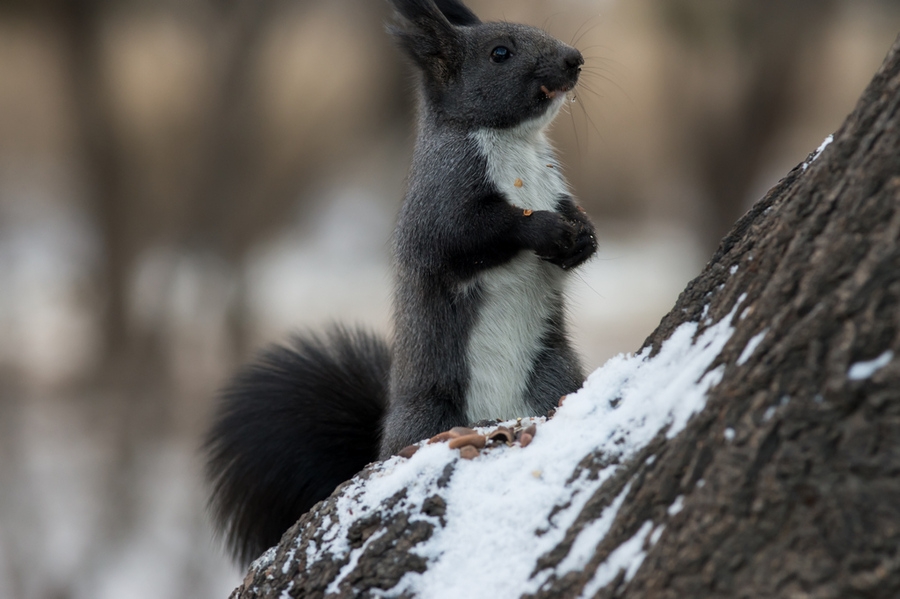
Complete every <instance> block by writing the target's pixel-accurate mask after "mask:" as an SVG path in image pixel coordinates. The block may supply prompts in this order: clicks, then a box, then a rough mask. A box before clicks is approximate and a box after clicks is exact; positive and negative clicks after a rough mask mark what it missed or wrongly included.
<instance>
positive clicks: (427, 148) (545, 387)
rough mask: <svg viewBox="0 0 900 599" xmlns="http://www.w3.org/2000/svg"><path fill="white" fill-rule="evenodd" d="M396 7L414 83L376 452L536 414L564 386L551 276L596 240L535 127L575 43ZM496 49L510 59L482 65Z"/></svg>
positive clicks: (571, 371)
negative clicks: (386, 384) (414, 128)
mask: <svg viewBox="0 0 900 599" xmlns="http://www.w3.org/2000/svg"><path fill="white" fill-rule="evenodd" d="M448 4H454V3H453V2H441V5H442V8H443V9H446V7H447V5H448ZM395 6H396V7H397V9H398V12H399V13H400V14H401V16H403V17H404V18H405V21H404V22H403V25H402V26H401V27H399V28H397V29H395V30H394V33H395V34H396V35H397V36H398V38H399V40H400V44H401V47H402V48H403V49H404V50H405V51H406V52H407V54H408V55H409V56H410V57H411V58H412V60H413V62H414V63H415V64H416V65H417V66H418V67H419V72H420V82H421V85H420V115H419V133H418V137H417V141H416V150H415V154H414V158H413V165H412V168H411V171H410V176H409V187H408V191H407V194H406V198H405V201H404V204H403V208H402V209H401V213H400V218H399V221H398V224H397V229H396V231H395V237H394V254H395V265H396V291H395V302H394V322H395V331H394V341H393V359H392V366H391V375H390V393H389V397H390V402H389V407H388V411H387V414H386V417H385V420H384V424H383V437H382V444H381V456H382V457H386V456H388V455H391V454H392V453H395V452H396V451H398V450H399V449H401V448H402V447H404V446H405V445H408V444H410V443H413V442H415V441H418V440H419V439H422V438H426V437H429V436H431V435H434V434H435V433H437V432H440V431H441V430H445V429H447V428H450V427H452V426H457V425H462V424H466V423H469V422H472V421H475V420H479V419H484V418H495V417H500V418H512V417H515V416H524V415H529V414H539V413H543V412H546V411H547V410H548V409H549V408H550V407H552V406H554V405H556V403H557V401H558V400H559V397H560V396H561V395H563V394H565V393H569V392H571V391H574V390H576V389H577V388H578V387H579V386H580V385H581V382H582V372H581V367H580V365H579V363H578V360H577V357H576V356H575V353H574V351H573V350H572V348H571V346H570V343H569V340H568V338H567V336H566V331H565V317H564V312H565V309H564V305H563V294H564V283H565V279H566V274H567V271H568V270H570V269H571V268H574V267H575V266H577V265H578V264H580V263H581V262H583V261H584V260H586V259H587V258H588V257H590V255H591V254H592V253H593V251H594V249H595V247H596V243H595V241H594V237H593V228H592V226H591V225H590V223H589V221H588V220H587V219H586V218H585V217H584V216H583V215H582V214H581V213H580V212H579V211H578V210H577V208H576V207H575V205H574V203H573V201H572V199H571V197H570V196H569V192H568V188H567V185H566V183H565V180H564V179H563V177H562V175H561V173H560V170H559V166H558V163H557V161H556V158H555V156H554V153H553V150H552V148H551V147H550V145H549V143H548V142H547V139H546V137H545V130H546V127H547V126H548V125H549V124H550V122H551V121H552V120H553V117H554V116H555V115H556V113H557V112H558V110H559V108H560V105H561V102H562V100H563V96H564V93H565V91H567V90H568V89H570V88H571V87H572V86H574V84H575V81H576V80H577V73H578V70H579V69H578V66H579V65H580V64H581V56H580V54H578V52H577V51H576V50H574V49H573V48H570V47H569V46H566V45H565V44H563V43H562V42H560V41H558V40H556V39H554V38H552V37H551V36H549V35H547V34H546V33H545V32H543V31H541V30H539V29H535V28H533V27H527V26H524V25H514V24H508V23H472V22H471V21H469V24H468V25H465V26H455V25H452V24H451V23H450V22H449V21H448V20H447V19H445V18H443V17H442V16H441V15H440V13H439V12H438V11H437V8H436V7H435V5H434V4H433V3H432V2H430V1H429V0H418V1H408V0H407V1H403V2H399V1H395ZM497 46H503V47H506V48H508V49H509V50H510V52H511V53H512V55H511V57H510V58H508V59H507V60H504V61H501V62H496V61H494V60H492V50H493V49H494V48H496V47H497ZM548 92H549V93H548ZM548 165H552V166H548ZM517 180H518V181H517ZM525 208H528V209H530V210H531V211H532V212H531V214H530V215H527V216H526V215H525V213H524V211H523V209H525Z"/></svg>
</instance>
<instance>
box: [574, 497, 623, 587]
mask: <svg viewBox="0 0 900 599" xmlns="http://www.w3.org/2000/svg"><path fill="white" fill-rule="evenodd" d="M630 490H631V483H630V482H629V483H628V484H627V485H625V488H624V489H622V492H621V493H619V495H618V496H617V497H616V498H615V499H614V500H613V502H612V503H611V504H610V505H609V507H607V508H606V509H605V510H603V513H602V514H601V515H600V517H599V518H597V519H596V520H594V521H593V522H591V523H590V524H588V525H587V526H585V527H584V529H583V530H582V531H581V532H580V533H579V534H578V537H577V538H576V539H575V542H574V543H573V544H572V547H571V549H569V554H568V555H566V557H565V559H563V561H562V562H560V564H559V566H557V567H556V573H557V576H563V575H565V574H566V573H567V572H572V571H574V570H581V569H582V568H584V567H585V566H586V565H587V563H588V561H590V559H591V557H593V555H594V551H595V550H596V548H597V545H599V544H600V541H602V540H603V539H604V537H606V533H607V532H609V528H610V526H612V523H613V520H615V519H616V515H617V514H618V513H619V508H620V507H622V503H623V502H624V501H625V497H627V496H628V492H629V491H630Z"/></svg>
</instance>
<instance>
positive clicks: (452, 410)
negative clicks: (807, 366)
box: [206, 0, 597, 563]
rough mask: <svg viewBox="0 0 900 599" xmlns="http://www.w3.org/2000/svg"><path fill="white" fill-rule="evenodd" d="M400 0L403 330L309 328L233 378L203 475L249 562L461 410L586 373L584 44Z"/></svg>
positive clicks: (546, 405) (496, 406) (520, 398)
mask: <svg viewBox="0 0 900 599" xmlns="http://www.w3.org/2000/svg"><path fill="white" fill-rule="evenodd" d="M391 4H392V5H393V7H394V9H395V11H396V13H397V14H396V21H397V23H396V25H394V26H391V27H390V28H389V31H390V32H391V33H392V34H393V35H394V37H395V38H396V40H397V42H398V44H399V46H400V48H401V49H402V50H403V52H404V53H405V54H406V55H407V56H408V57H409V58H410V59H411V60H412V62H413V63H414V65H415V66H416V67H417V72H418V74H419V86H418V91H419V96H420V98H419V120H418V135H417V139H416V145H415V152H414V155H413V162H412V167H411V170H410V174H409V181H408V190H407V193H406V197H405V199H404V202H403V206H402V208H401V210H400V215H399V219H398V223H397V227H396V230H395V232H394V265H395V283H396V284H395V294H394V335H393V339H392V341H391V342H390V343H387V342H386V341H384V340H382V339H380V338H378V337H376V336H375V335H373V334H371V333H368V332H365V331H363V330H356V329H347V328H344V327H340V326H335V327H333V328H332V329H330V330H328V331H327V332H326V333H324V334H323V335H300V336H296V337H294V338H293V339H292V340H291V342H290V343H289V344H288V345H287V346H274V347H270V348H269V349H267V350H265V351H263V352H262V354H261V355H260V356H259V357H258V359H257V361H256V362H255V363H252V364H251V365H249V366H248V367H246V368H245V369H244V370H242V371H241V372H240V373H238V374H237V376H236V377H235V378H234V380H233V381H232V382H231V383H230V385H229V386H228V387H226V388H225V390H224V391H223V393H222V396H221V403H220V405H219V410H218V412H217V414H216V416H215V419H214V422H213V426H212V428H211V430H210V432H209V433H208V436H207V439H206V449H207V451H208V462H207V475H208V479H209V481H210V483H211V488H212V493H211V499H210V505H211V508H212V511H213V515H214V517H215V519H216V523H217V525H218V527H219V529H220V531H221V532H222V533H223V534H224V536H225V538H226V540H227V543H228V545H229V548H230V549H231V551H232V553H233V554H234V556H235V557H236V559H238V560H239V561H240V562H242V563H247V562H248V561H249V560H250V559H252V558H254V557H256V556H257V555H259V554H260V553H262V552H263V551H264V550H265V549H267V548H268V547H270V546H272V545H275V544H276V543H278V540H279V539H280V538H281V535H282V534H283V533H284V532H285V531H286V530H287V529H288V528H290V527H291V526H292V525H293V524H294V522H295V521H296V520H297V519H299V517H300V516H301V515H303V513H304V512H306V511H307V510H309V509H310V508H311V507H312V506H313V505H314V504H315V503H316V502H318V501H320V500H322V499H324V498H326V497H328V495H330V494H331V492H332V491H333V490H334V489H335V487H336V486H337V485H339V484H340V483H342V482H344V481H345V480H347V479H349V478H351V477H352V476H353V475H354V474H356V473H357V472H358V471H359V470H361V469H362V468H363V467H364V466H365V465H366V464H368V463H370V462H373V461H375V460H378V459H385V458H388V457H390V456H391V455H393V454H395V453H397V452H398V451H399V450H400V449H402V448H404V447H405V446H408V445H410V444H413V443H416V442H418V441H420V440H422V439H427V438H429V437H431V436H433V435H435V434H437V433H439V432H442V431H445V430H448V429H450V428H452V427H454V426H462V425H467V424H469V423H474V422H477V421H481V420H485V419H511V418H516V417H518V416H528V415H539V414H545V413H546V412H547V411H548V410H549V409H551V408H552V407H554V406H556V405H557V403H558V401H559V398H560V397H561V396H562V395H565V394H567V393H571V392H573V391H575V390H577V389H578V388H579V387H580V386H581V384H582V382H583V379H584V377H583V373H582V369H581V365H580V363H579V360H578V357H577V356H576V354H575V352H574V351H573V349H572V347H571V344H570V342H569V340H568V336H567V332H566V323H565V310H564V302H563V292H564V289H563V287H564V282H565V279H566V278H567V275H568V273H569V272H570V271H571V270H572V269H573V268H575V267H576V266H578V265H580V264H581V263H583V262H584V261H585V260H587V259H588V258H589V257H590V256H591V255H592V254H593V253H594V251H595V250H596V247H597V244H596V240H595V237H594V228H593V226H592V224H591V223H590V221H589V220H588V218H587V217H586V215H585V214H584V212H583V211H582V210H581V209H580V208H579V207H578V206H577V205H576V203H575V201H574V200H573V199H572V197H571V195H570V193H569V190H568V187H567V184H566V182H565V180H564V179H563V176H562V174H561V172H560V168H559V164H558V162H557V159H556V157H555V155H554V152H553V149H552V148H551V146H550V144H549V142H548V140H547V138H546V135H545V133H546V129H547V127H548V125H549V124H550V122H551V121H552V120H553V118H554V117H555V116H556V115H557V113H558V112H559V110H560V108H561V106H562V104H563V103H564V102H565V99H566V94H567V92H569V91H570V90H572V89H573V87H574V86H575V84H576V82H577V81H578V76H579V73H580V71H581V65H582V64H583V63H584V60H583V59H582V56H581V54H580V53H579V52H578V50H576V49H575V48H572V47H570V46H568V45H566V44H564V43H562V42H560V41H559V40H557V39H555V38H553V37H551V36H550V35H548V34H547V33H545V32H544V31H541V30H540V29H537V28H534V27H528V26H525V25H517V24H512V23H482V22H481V21H480V20H479V19H478V17H476V16H475V14H473V13H472V12H471V10H469V9H468V8H467V7H466V6H465V5H463V4H462V3H461V2H459V1H458V0H391Z"/></svg>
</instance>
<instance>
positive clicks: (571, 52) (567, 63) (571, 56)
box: [563, 48, 584, 72]
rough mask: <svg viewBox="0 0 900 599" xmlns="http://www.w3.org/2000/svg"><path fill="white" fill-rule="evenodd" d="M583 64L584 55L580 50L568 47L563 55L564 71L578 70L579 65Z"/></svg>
mask: <svg viewBox="0 0 900 599" xmlns="http://www.w3.org/2000/svg"><path fill="white" fill-rule="evenodd" d="M583 64H584V57H582V56H581V52H579V51H578V50H576V49H575V48H569V49H568V50H567V51H566V53H565V54H564V55H563V65H564V66H563V68H564V69H565V70H566V71H570V72H571V71H578V70H579V67H581V65H583Z"/></svg>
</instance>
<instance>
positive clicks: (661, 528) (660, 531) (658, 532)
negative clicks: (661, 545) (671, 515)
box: [650, 524, 666, 547]
mask: <svg viewBox="0 0 900 599" xmlns="http://www.w3.org/2000/svg"><path fill="white" fill-rule="evenodd" d="M665 530H666V525H665V524H663V525H662V526H658V527H656V529H655V530H654V531H653V534H651V535H650V546H651V547H652V546H653V545H656V543H657V542H659V538H660V537H661V536H662V534H663V532H665Z"/></svg>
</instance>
